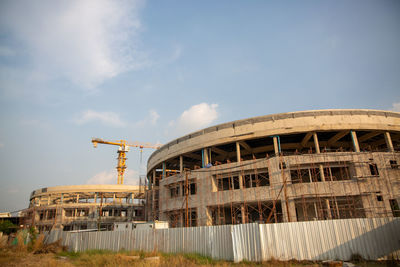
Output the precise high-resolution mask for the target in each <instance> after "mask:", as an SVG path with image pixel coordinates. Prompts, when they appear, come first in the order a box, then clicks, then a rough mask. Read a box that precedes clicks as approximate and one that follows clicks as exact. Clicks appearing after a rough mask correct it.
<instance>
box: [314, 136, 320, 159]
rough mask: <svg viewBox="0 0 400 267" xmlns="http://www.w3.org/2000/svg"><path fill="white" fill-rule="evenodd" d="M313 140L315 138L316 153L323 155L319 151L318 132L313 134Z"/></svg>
mask: <svg viewBox="0 0 400 267" xmlns="http://www.w3.org/2000/svg"><path fill="white" fill-rule="evenodd" d="M313 138H314V146H315V152H316V153H317V154H319V153H321V150H320V149H319V142H318V135H317V133H316V132H313Z"/></svg>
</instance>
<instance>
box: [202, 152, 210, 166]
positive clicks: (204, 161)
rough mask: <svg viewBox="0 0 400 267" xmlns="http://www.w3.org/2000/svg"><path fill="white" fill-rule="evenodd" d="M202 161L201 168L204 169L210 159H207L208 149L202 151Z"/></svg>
mask: <svg viewBox="0 0 400 267" xmlns="http://www.w3.org/2000/svg"><path fill="white" fill-rule="evenodd" d="M202 157H203V158H202V159H203V166H202V167H203V168H204V167H205V166H207V164H208V163H210V159H209V158H208V149H207V148H203V151H202Z"/></svg>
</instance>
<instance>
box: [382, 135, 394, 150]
mask: <svg viewBox="0 0 400 267" xmlns="http://www.w3.org/2000/svg"><path fill="white" fill-rule="evenodd" d="M384 135H385V141H386V146H387V148H388V150H389V151H390V152H394V147H393V143H392V138H391V137H390V133H389V132H385V134H384Z"/></svg>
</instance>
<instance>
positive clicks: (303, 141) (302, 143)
mask: <svg viewBox="0 0 400 267" xmlns="http://www.w3.org/2000/svg"><path fill="white" fill-rule="evenodd" d="M311 136H313V133H312V132H308V133H307V134H306V136H304V138H303V140H302V141H301V143H300V146H301V147H300V149H301V148H303V147H305V145H306V144H307V143H308V140H310V138H311Z"/></svg>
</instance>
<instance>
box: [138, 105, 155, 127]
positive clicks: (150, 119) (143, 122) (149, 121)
mask: <svg viewBox="0 0 400 267" xmlns="http://www.w3.org/2000/svg"><path fill="white" fill-rule="evenodd" d="M159 118H160V115H159V114H158V113H157V111H156V110H154V109H151V110H149V114H148V115H147V116H146V117H145V118H144V119H143V120H141V121H138V122H136V126H139V127H143V126H145V125H146V124H151V125H153V126H154V125H156V124H157V121H158V119H159Z"/></svg>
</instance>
